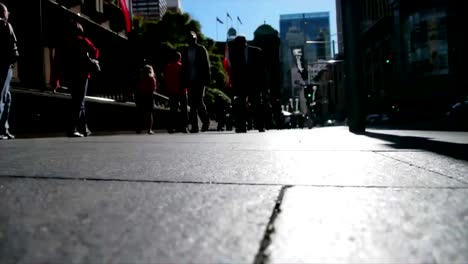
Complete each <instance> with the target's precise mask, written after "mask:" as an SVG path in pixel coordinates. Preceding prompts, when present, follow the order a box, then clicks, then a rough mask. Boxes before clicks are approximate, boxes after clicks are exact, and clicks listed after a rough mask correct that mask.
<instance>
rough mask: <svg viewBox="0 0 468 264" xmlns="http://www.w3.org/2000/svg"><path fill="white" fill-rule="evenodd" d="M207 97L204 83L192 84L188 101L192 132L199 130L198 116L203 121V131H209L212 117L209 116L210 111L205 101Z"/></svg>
mask: <svg viewBox="0 0 468 264" xmlns="http://www.w3.org/2000/svg"><path fill="white" fill-rule="evenodd" d="M204 98H205V86H204V85H197V84H195V85H192V86H190V87H189V93H188V101H189V105H190V118H189V120H190V124H191V125H192V129H191V130H190V132H192V133H196V132H198V116H200V119H201V121H202V123H203V126H202V129H201V130H202V131H208V127H209V125H210V119H209V118H208V112H207V111H206V106H205V103H204V101H203V100H204Z"/></svg>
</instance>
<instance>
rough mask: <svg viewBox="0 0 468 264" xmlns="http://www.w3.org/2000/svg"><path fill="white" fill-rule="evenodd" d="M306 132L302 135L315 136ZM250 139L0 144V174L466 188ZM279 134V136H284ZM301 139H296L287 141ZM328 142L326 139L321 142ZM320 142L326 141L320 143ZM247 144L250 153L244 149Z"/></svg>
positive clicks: (358, 158) (377, 162) (345, 156)
mask: <svg viewBox="0 0 468 264" xmlns="http://www.w3.org/2000/svg"><path fill="white" fill-rule="evenodd" d="M331 131H333V130H331ZM307 132H308V131H305V132H304V133H305V135H311V136H312V137H313V136H314V135H316V134H314V133H312V134H308V133H307ZM255 135H256V136H255V137H256V138H257V142H261V141H262V140H263V141H264V143H263V144H259V143H253V142H252V141H251V140H252V139H251V138H250V135H243V136H242V135H234V136H233V135H228V136H227V138H226V139H225V140H226V142H224V143H223V142H216V140H217V137H216V136H215V137H213V136H212V135H210V134H204V135H200V136H198V135H197V136H195V137H190V136H188V137H182V136H179V137H174V136H171V135H158V136H154V137H141V136H135V135H127V136H119V137H117V138H118V139H119V140H116V138H115V137H90V138H86V139H79V141H73V140H69V139H63V138H62V139H61V138H59V139H46V140H32V141H29V140H23V141H14V142H12V143H10V142H8V143H9V144H2V145H0V147H1V148H2V151H4V153H8V155H2V157H1V158H0V167H2V170H1V171H0V176H2V175H3V176H19V177H21V176H28V177H56V178H88V179H89V178H92V179H123V180H141V181H172V182H204V183H209V182H218V183H239V184H278V185H340V186H342V185H343V186H395V187H399V186H416V187H418V186H435V187H445V186H448V187H450V186H451V187H454V186H460V185H467V184H466V183H465V182H461V181H459V180H457V179H453V178H450V177H446V176H444V175H440V174H438V173H435V172H431V171H428V170H425V169H424V168H418V167H414V166H411V165H409V164H406V163H404V162H400V161H397V160H395V159H392V158H390V157H387V156H382V155H379V154H378V153H375V152H374V151H371V150H367V149H366V148H368V147H369V146H368V145H365V144H363V143H362V142H361V143H360V144H363V145H364V147H363V148H364V149H365V150H349V149H345V150H335V149H334V146H333V147H332V148H330V149H322V148H321V147H320V148H319V149H315V150H314V149H310V150H284V149H281V148H278V149H275V150H271V149H265V148H269V147H272V146H274V145H275V144H276V143H268V141H269V140H271V139H272V138H274V137H273V135H266V134H255ZM261 135H265V136H261ZM279 135H280V136H279V138H281V137H289V135H290V134H288V133H280V134H279ZM303 135H304V134H298V135H296V136H297V137H296V138H295V139H294V140H295V141H297V140H298V139H300V138H301V137H302V136H303ZM345 135H347V136H348V135H349V133H347V134H345ZM305 138H306V137H305ZM351 138H352V137H351ZM351 138H350V139H351ZM332 139H334V137H332V138H331V139H330V138H329V139H328V140H329V141H332ZM140 140H141V141H140ZM190 140H192V141H191V142H190ZM288 140H291V139H288ZM321 140H322V141H325V142H326V141H327V138H323V139H321ZM362 140H366V139H364V138H361V137H360V136H357V137H356V141H357V142H360V141H362ZM193 141H197V142H193ZM319 141H320V140H319ZM349 141H351V140H349ZM213 142H215V143H213ZM314 142H315V139H314ZM321 144H322V145H324V144H325V143H321ZM354 144H355V142H354V143H350V145H353V146H354ZM298 145H300V143H298ZM304 145H306V146H307V145H308V144H307V143H304ZM309 145H310V144H309ZM369 145H370V146H372V144H369ZM251 146H256V147H257V148H258V149H250V150H249V149H248V148H249V147H251ZM311 146H313V144H312V145H311ZM344 148H346V146H344ZM377 151H379V150H377ZM386 151H390V150H386Z"/></svg>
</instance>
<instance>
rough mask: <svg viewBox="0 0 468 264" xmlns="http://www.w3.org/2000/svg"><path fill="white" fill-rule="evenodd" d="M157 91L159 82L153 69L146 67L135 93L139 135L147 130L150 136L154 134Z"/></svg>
mask: <svg viewBox="0 0 468 264" xmlns="http://www.w3.org/2000/svg"><path fill="white" fill-rule="evenodd" d="M156 90H157V82H156V77H155V74H154V70H153V67H151V66H150V65H145V66H144V67H143V69H142V71H141V77H140V80H139V81H138V84H137V87H136V91H135V104H136V107H137V115H138V117H137V120H138V124H137V134H140V133H141V130H142V129H145V130H146V131H147V133H148V134H149V135H151V134H154V132H153V130H152V129H153V110H154V98H153V94H154V93H155V92H156Z"/></svg>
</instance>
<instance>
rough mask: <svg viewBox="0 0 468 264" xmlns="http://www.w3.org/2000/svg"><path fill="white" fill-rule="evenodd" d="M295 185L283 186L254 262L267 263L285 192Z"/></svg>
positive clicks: (258, 263) (256, 263) (257, 263)
mask: <svg viewBox="0 0 468 264" xmlns="http://www.w3.org/2000/svg"><path fill="white" fill-rule="evenodd" d="M291 187H293V186H292V185H285V186H283V187H282V188H281V190H280V192H279V195H278V198H277V199H276V203H275V206H274V207H273V211H272V213H271V216H270V220H269V221H268V224H267V226H266V229H265V232H264V234H263V238H262V241H261V242H260V248H259V249H258V252H257V254H256V256H255V259H254V264H266V263H267V262H268V259H269V253H268V252H267V249H268V247H269V246H270V244H271V242H272V235H273V233H274V232H275V221H276V219H277V218H278V215H279V214H280V213H281V204H282V203H283V199H284V194H285V193H286V190H287V189H289V188H291Z"/></svg>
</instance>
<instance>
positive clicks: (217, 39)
mask: <svg viewBox="0 0 468 264" xmlns="http://www.w3.org/2000/svg"><path fill="white" fill-rule="evenodd" d="M215 23H216V41H219V38H218V17H216V22H215Z"/></svg>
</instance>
